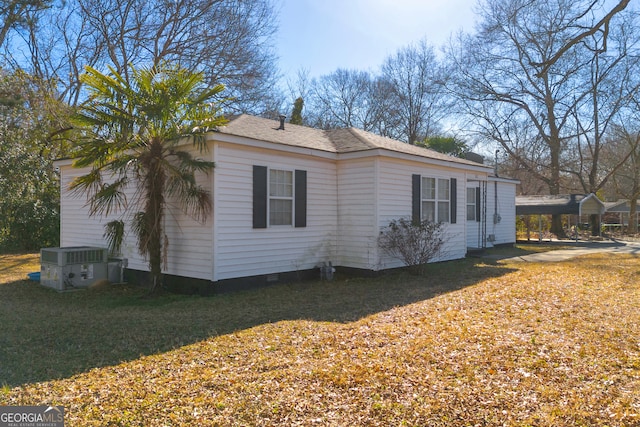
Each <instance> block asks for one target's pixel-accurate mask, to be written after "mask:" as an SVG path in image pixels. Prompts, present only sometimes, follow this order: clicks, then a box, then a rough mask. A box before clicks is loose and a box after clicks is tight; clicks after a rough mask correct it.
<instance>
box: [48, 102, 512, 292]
mask: <svg viewBox="0 0 640 427" xmlns="http://www.w3.org/2000/svg"><path fill="white" fill-rule="evenodd" d="M207 138H208V139H207V141H208V142H207V146H208V151H207V152H206V153H203V154H202V155H201V156H203V157H207V158H208V159H210V160H213V161H214V162H215V164H216V167H215V169H214V171H213V173H212V174H211V175H209V176H202V177H200V179H201V181H200V182H201V184H202V185H203V186H205V187H207V188H208V189H209V190H210V191H211V193H212V199H213V211H212V215H211V216H210V217H209V219H208V220H207V221H206V223H204V224H202V223H199V222H197V221H195V220H193V219H192V218H189V217H188V216H186V215H185V214H184V213H183V212H182V211H181V210H180V209H179V208H177V207H174V206H172V205H170V206H169V213H168V214H167V215H166V223H165V230H166V234H167V237H168V241H169V247H168V249H167V250H168V254H167V255H168V256H167V260H168V263H167V266H166V270H165V273H166V274H167V277H169V278H180V277H186V278H191V279H197V280H200V281H201V283H207V284H210V283H212V282H213V284H214V285H213V286H214V287H215V286H221V287H222V286H227V285H228V286H235V285H238V286H240V285H241V284H242V283H245V282H246V283H248V282H252V283H254V284H255V283H266V282H271V281H278V280H281V279H285V278H286V277H287V276H291V275H294V276H297V275H301V274H304V273H312V274H314V275H316V277H317V274H318V267H319V266H321V265H323V263H329V262H331V263H332V265H333V266H334V267H337V268H338V269H340V268H342V269H353V270H358V271H366V272H372V271H373V272H375V271H380V270H384V269H390V268H395V267H400V266H402V264H401V262H400V261H398V260H396V259H393V258H390V257H389V256H387V255H386V254H384V253H382V251H381V250H380V249H379V248H378V245H377V240H378V236H379V234H380V231H381V228H382V227H384V226H386V225H388V224H389V222H390V221H391V220H393V219H398V218H400V217H414V218H430V219H433V220H435V221H441V222H443V223H445V230H446V237H447V238H446V243H445V246H444V250H443V252H442V255H441V256H440V258H439V259H438V260H437V261H443V260H451V259H457V258H462V257H464V256H465V255H466V253H467V250H468V248H484V247H490V246H492V245H496V244H505V243H514V242H515V203H514V200H515V186H516V183H517V182H516V181H513V180H509V179H504V178H500V177H497V176H494V174H493V170H492V168H490V167H488V166H486V165H483V164H480V163H477V162H473V161H470V160H466V159H460V158H456V157H451V156H448V155H444V154H441V153H438V152H435V151H432V150H428V149H425V148H421V147H417V146H413V145H409V144H405V143H402V142H399V141H395V140H393V139H389V138H385V137H381V136H378V135H375V134H372V133H369V132H365V131H363V130H360V129H354V128H350V129H336V130H328V131H326V130H320V129H313V128H308V127H304V126H296V125H292V124H286V125H285V124H284V121H281V122H280V123H278V122H277V121H273V120H268V119H263V118H259V117H254V116H250V115H239V116H235V117H231V118H229V122H228V123H227V124H226V125H225V126H223V127H221V128H220V129H218V130H217V131H216V132H212V133H210V134H209V135H208V136H207ZM72 163H73V162H72V161H71V160H61V161H58V162H57V166H58V167H59V168H60V174H61V188H62V189H61V240H60V241H61V246H77V245H89V246H105V241H104V238H103V232H104V230H103V224H104V223H105V222H107V221H108V220H110V219H112V218H92V217H89V215H88V209H87V207H86V199H85V198H84V197H82V196H81V197H78V196H77V195H74V194H72V193H70V192H69V190H68V186H69V184H70V183H71V182H72V181H73V179H74V178H76V177H77V176H79V175H82V174H83V173H86V171H83V170H80V169H76V168H74V167H73V166H72ZM134 240H135V239H134V238H133V237H132V236H129V237H128V238H127V239H126V241H125V244H124V249H123V253H122V256H123V257H126V258H127V259H128V269H129V270H132V271H146V270H147V262H146V261H145V260H144V259H143V258H142V257H141V256H140V255H139V254H138V253H137V250H136V246H135V241H134Z"/></svg>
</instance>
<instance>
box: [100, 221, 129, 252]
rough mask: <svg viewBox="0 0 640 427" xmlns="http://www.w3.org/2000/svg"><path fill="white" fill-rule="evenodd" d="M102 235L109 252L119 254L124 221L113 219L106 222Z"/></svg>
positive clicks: (122, 239)
mask: <svg viewBox="0 0 640 427" xmlns="http://www.w3.org/2000/svg"><path fill="white" fill-rule="evenodd" d="M102 237H104V238H105V240H106V241H107V245H108V248H109V253H110V254H112V255H119V254H120V253H121V251H122V243H123V242H124V221H122V220H114V221H110V222H108V223H106V224H105V226H104V234H103V235H102Z"/></svg>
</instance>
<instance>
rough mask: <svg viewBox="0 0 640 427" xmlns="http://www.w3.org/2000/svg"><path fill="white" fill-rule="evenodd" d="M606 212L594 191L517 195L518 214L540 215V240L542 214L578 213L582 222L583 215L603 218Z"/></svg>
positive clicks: (539, 235) (539, 237)
mask: <svg viewBox="0 0 640 427" xmlns="http://www.w3.org/2000/svg"><path fill="white" fill-rule="evenodd" d="M604 212H605V206H604V203H603V202H602V201H601V200H600V199H599V198H598V196H596V195H595V194H593V193H591V194H560V195H554V196H551V195H544V196H542V195H535V196H516V215H539V233H538V240H542V215H577V216H578V222H580V219H581V218H582V216H583V215H598V217H599V218H600V219H601V218H602V214H604ZM574 225H577V224H574ZM569 226H571V224H569Z"/></svg>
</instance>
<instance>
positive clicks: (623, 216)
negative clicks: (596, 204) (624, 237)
mask: <svg viewBox="0 0 640 427" xmlns="http://www.w3.org/2000/svg"><path fill="white" fill-rule="evenodd" d="M631 202H633V200H627V199H622V200H618V201H617V202H609V203H605V208H606V212H607V213H608V214H611V215H613V217H614V218H615V217H617V218H616V220H617V224H619V225H622V226H628V225H629V215H630V214H631ZM638 202H639V200H636V203H635V209H634V212H635V215H634V219H635V221H636V224H637V223H639V222H640V212H638V207H640V203H638ZM614 222H615V221H614ZM631 223H633V219H632V220H631ZM612 225H615V224H608V226H609V227H611V226H612Z"/></svg>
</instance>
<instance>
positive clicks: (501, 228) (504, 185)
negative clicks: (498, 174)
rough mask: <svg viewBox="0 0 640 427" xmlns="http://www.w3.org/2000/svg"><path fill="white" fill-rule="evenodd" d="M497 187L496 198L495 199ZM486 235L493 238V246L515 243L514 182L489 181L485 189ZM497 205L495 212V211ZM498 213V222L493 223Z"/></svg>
mask: <svg viewBox="0 0 640 427" xmlns="http://www.w3.org/2000/svg"><path fill="white" fill-rule="evenodd" d="M496 186H497V190H498V191H497V198H496V191H495V190H496ZM487 194H488V198H489V200H488V203H487V211H488V212H489V216H488V218H487V221H488V222H487V234H490V235H493V236H495V241H494V242H493V244H494V245H501V244H505V243H515V242H516V206H515V200H516V184H515V182H513V183H512V182H500V181H498V182H496V181H493V182H492V181H489V185H488V188H487ZM496 205H497V211H496V208H495V207H496ZM496 212H497V213H498V215H499V219H500V221H499V222H496V221H494V213H496Z"/></svg>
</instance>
